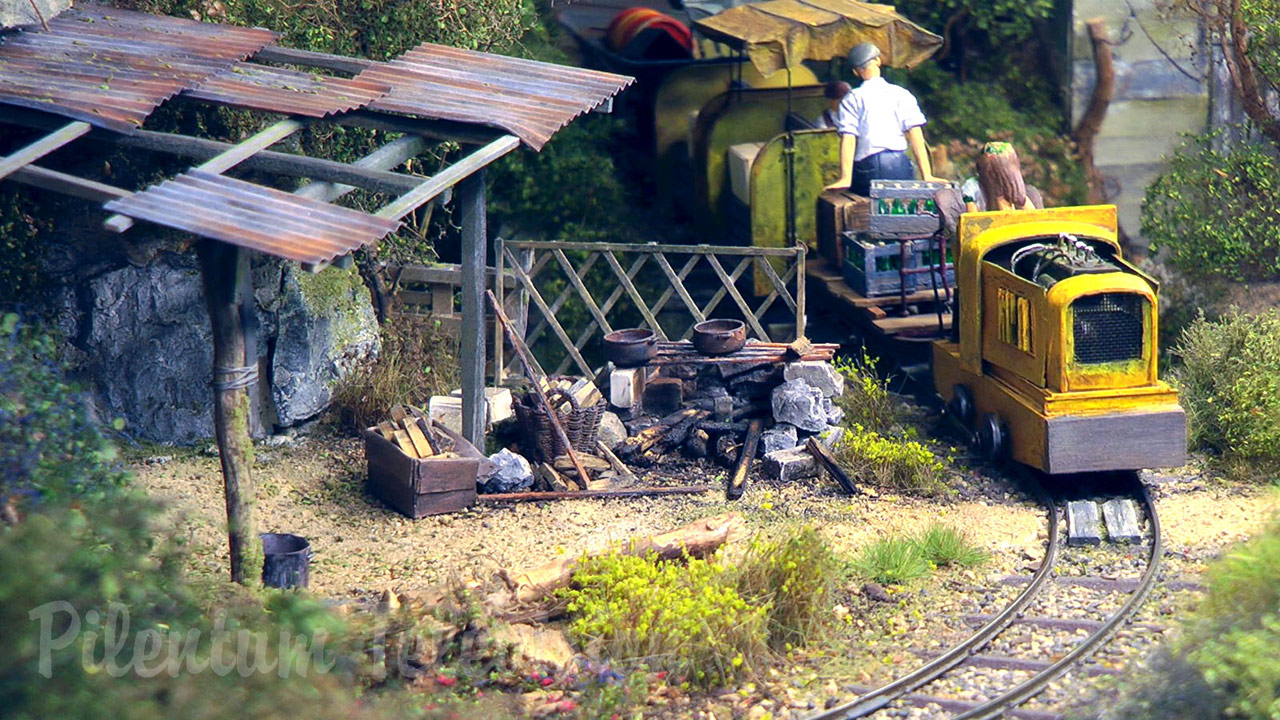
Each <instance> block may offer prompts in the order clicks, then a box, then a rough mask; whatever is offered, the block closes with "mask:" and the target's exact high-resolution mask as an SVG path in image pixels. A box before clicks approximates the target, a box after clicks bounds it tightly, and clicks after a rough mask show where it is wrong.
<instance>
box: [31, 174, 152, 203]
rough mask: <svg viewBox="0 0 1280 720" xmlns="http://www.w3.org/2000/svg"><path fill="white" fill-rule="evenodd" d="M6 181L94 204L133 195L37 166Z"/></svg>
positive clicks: (123, 190) (110, 186) (119, 189)
mask: <svg viewBox="0 0 1280 720" xmlns="http://www.w3.org/2000/svg"><path fill="white" fill-rule="evenodd" d="M6 179H7V180H13V181H14V182H19V183H22V184H23V185H30V186H31V187H38V188H40V189H42V190H49V191H50V192H56V193H62V194H63V195H70V196H72V197H78V198H81V199H83V200H89V201H90V202H96V203H106V202H110V201H112V200H119V199H120V198H126V197H129V196H130V195H132V194H133V193H131V192H129V191H128V190H125V189H123V188H118V187H115V186H114V185H107V184H105V183H100V182H97V181H95V180H86V179H85V178H78V177H76V176H75V175H68V174H67V173H64V172H58V171H57V170H49V169H47V168H42V167H39V166H37V165H28V166H26V167H24V168H21V169H19V170H15V171H14V172H13V174H12V175H10V176H9V177H8V178H6Z"/></svg>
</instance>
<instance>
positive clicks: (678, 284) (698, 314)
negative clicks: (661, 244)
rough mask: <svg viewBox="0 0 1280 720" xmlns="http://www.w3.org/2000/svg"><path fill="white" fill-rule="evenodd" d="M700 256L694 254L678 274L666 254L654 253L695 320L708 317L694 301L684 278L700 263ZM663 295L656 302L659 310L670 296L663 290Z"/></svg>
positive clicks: (656, 308) (698, 320)
mask: <svg viewBox="0 0 1280 720" xmlns="http://www.w3.org/2000/svg"><path fill="white" fill-rule="evenodd" d="M699 257H700V256H699V255H693V256H692V257H690V258H689V259H688V260H687V261H686V262H685V264H684V267H682V268H681V269H680V274H678V275H677V274H676V272H675V270H673V269H672V268H671V263H669V262H667V256H666V255H664V254H662V253H654V254H653V259H654V261H656V262H657V263H658V267H660V268H662V273H663V274H664V275H666V276H667V282H670V283H671V289H672V290H674V291H675V293H676V294H677V295H679V296H680V302H682V303H684V306H685V307H686V308H688V309H689V314H690V315H693V320H694V322H702V321H704V320H706V319H707V317H706V316H705V315H703V314H702V310H699V309H698V304H697V303H695V302H694V301H693V297H692V296H691V295H689V291H688V290H687V289H686V288H685V286H684V279H685V278H686V277H688V276H689V273H690V272H691V271H692V270H693V266H694V265H696V264H697V263H698V258H699ZM662 295H663V296H662V297H661V298H659V299H658V302H657V303H656V304H655V310H656V311H657V312H661V311H662V307H663V306H664V305H666V304H667V302H666V299H667V298H668V297H670V295H668V294H667V293H666V292H663V294H662Z"/></svg>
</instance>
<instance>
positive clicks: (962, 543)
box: [916, 523, 991, 567]
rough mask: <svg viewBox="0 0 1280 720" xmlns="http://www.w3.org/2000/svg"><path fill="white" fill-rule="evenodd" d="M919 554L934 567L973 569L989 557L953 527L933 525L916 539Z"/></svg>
mask: <svg viewBox="0 0 1280 720" xmlns="http://www.w3.org/2000/svg"><path fill="white" fill-rule="evenodd" d="M916 543H917V544H918V545H919V546H920V553H921V554H922V555H924V557H925V559H926V560H928V561H929V562H930V563H932V564H933V566H934V567H973V566H975V565H981V564H982V563H984V562H986V561H987V560H988V559H989V558H990V557H991V556H990V554H989V553H988V552H987V551H986V550H983V549H982V548H980V547H978V546H977V545H974V544H973V543H972V542H970V540H969V538H968V537H967V536H966V535H965V533H964V532H962V531H960V530H957V529H955V528H953V527H949V526H947V525H943V524H941V523H934V524H933V525H930V526H929V528H928V529H927V530H925V531H924V533H922V534H921V535H920V537H919V538H917V539H916Z"/></svg>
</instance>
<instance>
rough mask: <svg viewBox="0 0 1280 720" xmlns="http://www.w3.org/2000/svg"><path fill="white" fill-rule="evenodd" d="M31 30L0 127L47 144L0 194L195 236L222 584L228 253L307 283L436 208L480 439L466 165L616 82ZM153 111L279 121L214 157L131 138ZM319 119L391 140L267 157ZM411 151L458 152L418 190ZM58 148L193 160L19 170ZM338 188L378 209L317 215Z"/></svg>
mask: <svg viewBox="0 0 1280 720" xmlns="http://www.w3.org/2000/svg"><path fill="white" fill-rule="evenodd" d="M44 20H45V22H43V23H39V24H34V25H28V26H25V27H23V28H21V29H20V30H18V31H13V32H10V33H8V34H6V35H0V125H10V126H21V127H27V128H35V129H38V130H42V131H46V133H47V134H45V135H44V136H43V137H40V138H39V139H37V140H35V141H34V142H31V143H30V144H28V145H26V146H25V147H21V148H18V149H16V150H14V151H12V152H10V154H8V155H7V156H3V157H0V180H9V181H13V182H18V183H23V184H26V185H30V186H34V187H39V188H43V189H46V190H51V191H54V192H59V193H64V194H67V195H71V196H75V197H79V198H82V199H85V200H88V201H90V202H93V203H98V204H100V205H101V206H102V208H103V209H104V211H105V212H106V213H107V214H108V217H106V218H105V220H104V223H105V225H106V226H107V227H108V228H109V229H111V230H113V231H115V232H119V233H123V232H126V231H128V230H129V229H130V228H131V227H133V225H134V224H135V223H136V222H138V221H145V222H150V223H154V224H157V225H162V226H166V227H169V228H174V229H177V230H181V231H186V232H189V233H192V234H194V235H196V236H198V237H200V238H201V240H200V242H199V244H198V245H197V253H198V256H199V258H200V263H201V270H202V273H203V277H204V286H205V298H206V301H207V304H208V311H209V315H210V319H211V322H212V327H213V344H214V374H213V377H214V380H213V385H214V398H215V409H214V422H215V428H216V434H217V441H218V446H219V449H220V451H221V462H222V471H223V476H224V480H225V485H226V496H227V514H228V528H229V538H230V546H231V573H232V578H233V579H234V580H236V581H238V582H244V581H246V580H251V579H253V577H254V575H253V573H254V572H256V571H255V570H254V568H253V567H246V562H247V561H248V559H249V558H251V557H253V556H254V555H256V553H255V552H253V550H252V548H253V547H256V538H254V537H253V534H252V533H253V523H252V502H251V499H252V492H253V490H252V487H253V486H252V481H251V477H250V472H249V462H248V459H247V457H248V449H249V443H250V438H249V427H248V421H247V415H248V406H249V398H248V393H247V392H246V389H247V388H248V387H250V386H251V385H253V384H254V383H256V382H257V368H256V365H254V364H253V363H252V362H251V360H252V358H253V357H255V355H254V353H253V352H252V347H253V344H254V342H255V339H254V335H253V331H252V329H253V328H252V321H251V318H247V317H246V316H245V303H246V298H247V297H248V296H250V295H251V293H252V288H251V287H250V286H249V285H250V282H249V280H248V269H249V264H248V252H246V251H252V252H259V253H266V254H269V255H274V256H277V257H280V258H284V259H286V260H291V261H296V262H299V263H301V264H302V266H303V267H304V268H307V269H310V270H313V271H318V270H320V269H322V268H324V267H325V266H326V265H328V264H330V263H335V262H343V258H345V257H346V256H348V255H349V253H351V252H352V251H353V250H356V249H357V248H360V247H362V246H364V245H367V244H370V243H375V242H377V241H378V240H380V239H381V238H383V237H384V236H386V235H387V234H389V233H391V232H394V231H395V230H396V229H397V228H398V227H400V224H401V223H400V221H401V219H402V218H404V217H405V216H407V215H409V214H410V213H412V212H414V211H415V210H416V209H417V208H419V207H421V206H423V205H425V204H427V203H431V202H447V201H448V200H449V199H450V198H451V197H456V199H457V202H458V205H459V206H460V210H461V215H462V246H463V250H462V255H463V257H462V265H463V274H464V277H463V288H462V295H463V298H462V306H463V319H462V333H461V336H462V338H463V340H462V358H461V361H462V362H461V366H462V387H463V400H462V406H463V431H464V434H465V435H466V436H467V437H468V439H470V440H472V441H473V442H475V443H476V444H480V442H479V441H481V440H482V435H483V412H484V401H483V391H484V365H485V357H486V351H485V335H484V331H483V328H484V325H483V320H484V302H483V292H484V288H483V284H484V280H485V259H486V254H487V252H486V251H487V247H486V245H487V238H486V223H485V190H484V187H485V186H484V169H485V167H486V166H488V165H489V164H490V163H492V162H493V161H494V160H496V159H498V158H500V157H502V156H503V155H506V154H507V153H509V152H511V151H513V150H515V149H516V148H517V147H519V146H520V145H521V144H523V145H525V146H527V147H529V148H532V149H534V150H539V149H541V148H542V146H543V145H544V144H545V143H546V142H547V141H548V140H550V139H551V137H552V136H553V135H554V134H555V133H556V131H558V130H559V129H560V128H562V127H563V126H564V125H566V124H567V123H569V122H570V121H571V120H573V119H574V118H575V117H577V116H578V115H580V114H582V113H584V112H587V111H590V110H593V109H603V110H606V111H607V110H608V109H610V108H611V107H612V98H613V96H614V95H615V94H616V93H618V92H619V91H621V90H622V89H623V88H625V87H626V86H627V85H628V84H630V83H631V78H629V77H626V76H621V75H614V74H610V73H602V72H596V71H591V70H582V69H578V68H572V67H562V66H559V65H553V64H549V63H542V62H535V61H531V60H523V59H517V58H509V57H503V56H499V55H493V54H489V53H483V52H474V51H468V50H461V49H456V48H451V47H444V46H440V45H434V44H430V43H426V44H423V45H420V46H418V47H417V48H414V49H413V50H411V51H409V52H407V53H405V54H404V55H402V56H400V57H398V58H396V59H394V60H391V61H390V62H375V61H371V60H365V59H360V58H351V57H341V56H336V55H329V54H324V53H316V52H309V51H302V50H296V49H291V48H286V47H282V46H279V45H277V44H276V39H277V37H278V36H277V34H276V33H274V32H272V31H270V30H264V29H260V28H241V27H232V26H227V25H219V24H214V23H201V22H195V21H192V20H187V19H182V18H176V17H165V16H157V15H150V14H145V13H138V12H131V11H125V10H118V9H115V8H108V7H104V6H97V5H77V6H76V7H75V8H74V9H71V10H67V11H66V12H63V13H62V14H61V15H59V16H57V17H51V18H44ZM166 102H193V103H201V104H206V105H221V106H227V107H233V108H247V109H252V110H257V111H261V112H263V113H269V114H272V115H276V116H280V117H279V118H278V119H277V120H276V121H275V122H272V123H270V124H268V125H267V126H266V127H264V128H263V129H262V130H260V131H259V132H257V133H255V134H253V135H251V136H249V137H247V138H245V139H244V140H242V141H241V142H239V143H234V144H232V143H224V142H220V141H216V140H212V139H209V138H201V137H194V136H188V135H179V134H172V133H162V132H156V131H153V130H149V129H146V127H145V125H146V120H147V118H148V117H149V116H150V115H151V114H152V112H153V111H154V110H155V109H156V108H157V107H159V106H160V105H161V104H163V103H166ZM320 122H328V123H337V124H340V125H347V126H355V127H364V128H374V129H381V130H387V131H392V132H397V133H403V136H402V137H399V138H398V139H396V140H393V141H391V142H390V143H388V144H386V145H384V146H382V147H381V148H379V149H377V150H376V151H374V152H372V153H371V154H369V155H368V156H366V157H364V158H362V159H360V160H358V161H356V162H353V163H340V162H336V161H332V160H328V159H324V158H316V157H306V156H302V155H299V154H293V153H287V152H276V151H271V150H269V149H268V148H270V147H271V146H272V145H274V144H276V143H278V142H280V141H281V140H283V139H285V138H287V137H289V136H291V135H293V134H295V133H297V132H298V131H299V130H301V129H303V128H305V127H307V126H308V125H310V124H312V123H320ZM431 141H453V142H456V143H458V144H459V145H461V146H462V147H464V148H467V149H469V150H470V152H467V153H465V154H463V155H462V156H461V157H460V158H459V159H458V160H456V161H455V162H454V163H453V164H452V165H449V166H448V167H445V168H443V169H442V170H440V171H439V172H437V173H436V174H435V175H432V176H430V177H424V176H419V175H412V174H408V173H404V172H393V171H392V170H393V169H394V168H397V167H399V166H401V165H403V164H404V163H405V162H406V161H407V160H409V159H411V158H413V157H415V156H417V155H419V154H421V153H423V152H424V151H426V150H427V149H428V147H429V146H430V144H431ZM72 143H79V144H82V145H84V144H90V143H110V144H115V145H120V146H125V147H130V148H140V149H143V150H147V151H154V152H159V153H167V154H173V155H177V156H181V157H186V158H192V159H195V160H197V161H200V164H199V165H196V166H194V167H192V168H190V169H189V170H188V171H186V172H184V173H181V174H179V175H178V176H176V177H173V178H169V179H167V180H164V181H162V182H159V183H156V184H154V185H152V186H150V187H147V188H144V189H142V190H140V191H138V192H134V191H131V190H127V189H124V188H120V187H115V186H112V185H108V184H105V183H102V182H99V181H96V180H92V179H89V178H83V177H78V176H75V175H71V174H68V173H63V172H59V171H56V170H53V169H49V168H46V167H42V166H41V165H40V164H38V163H39V161H40V159H41V158H42V157H44V156H46V155H48V154H50V153H52V152H54V151H56V150H58V149H60V148H63V147H66V146H68V145H70V144H72ZM236 169H239V170H251V171H255V172H257V173H261V174H266V175H270V176H285V177H305V178H310V179H311V182H310V183H308V184H306V185H304V186H303V187H301V188H300V189H297V190H295V191H293V192H286V191H283V190H280V189H277V188H274V187H269V186H267V185H263V184H259V183H255V182H248V181H246V180H242V179H238V178H235V177H231V176H230V175H229V174H228V173H229V172H230V171H232V170H236ZM356 188H364V189H368V190H373V191H377V192H380V193H388V194H391V195H394V196H395V198H394V199H393V200H392V201H391V202H389V203H388V204H386V205H385V206H383V207H382V208H380V209H378V210H376V211H374V212H372V213H366V212H361V211H357V210H353V209H350V208H346V207H341V206H338V205H335V204H333V202H334V201H335V200H337V199H338V198H340V197H342V196H343V195H346V194H347V193H349V192H351V191H352V190H355V189H356ZM455 193H456V194H455ZM246 321H248V322H246ZM246 326H248V331H247V332H246ZM246 346H248V348H249V352H246ZM481 446H483V445H481ZM251 543H255V544H254V545H251ZM250 564H252V563H251V562H250Z"/></svg>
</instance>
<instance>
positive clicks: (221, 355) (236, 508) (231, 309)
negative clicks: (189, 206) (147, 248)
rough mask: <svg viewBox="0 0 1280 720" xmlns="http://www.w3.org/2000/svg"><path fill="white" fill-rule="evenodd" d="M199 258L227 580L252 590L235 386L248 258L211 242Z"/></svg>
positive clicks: (242, 389) (248, 500) (243, 430)
mask: <svg viewBox="0 0 1280 720" xmlns="http://www.w3.org/2000/svg"><path fill="white" fill-rule="evenodd" d="M197 254H198V255H199V257H200V267H201V270H202V273H203V276H204V294H205V301H206V303H207V304H208V306H209V321H210V324H211V325H212V328H213V368H214V373H213V381H214V391H213V398H214V405H213V426H214V433H215V435H216V436H217V440H218V456H219V459H220V460H221V462H222V480H223V485H224V487H225V490H226V501H227V540H228V544H229V545H230V549H231V579H232V580H233V581H234V582H238V583H240V584H241V585H250V586H256V585H258V584H259V583H261V582H262V546H261V544H260V543H259V542H258V538H257V533H256V532H255V527H254V519H253V515H254V492H253V476H252V474H251V473H250V468H251V466H252V462H253V461H252V457H253V455H252V454H253V441H252V440H251V438H250V436H249V393H248V386H247V385H240V384H238V383H237V380H243V378H244V372H243V369H244V368H245V366H246V365H248V363H247V362H246V358H245V336H244V327H243V326H242V325H241V322H240V304H239V302H238V298H239V286H240V284H241V283H247V282H248V281H249V280H248V277H249V257H248V255H247V254H246V253H245V252H244V251H242V250H241V249H240V248H238V247H236V246H235V245H230V244H227V243H223V242H218V241H215V240H201V241H200V243H199V245H197ZM256 361H257V358H254V362H256Z"/></svg>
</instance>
